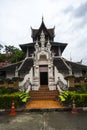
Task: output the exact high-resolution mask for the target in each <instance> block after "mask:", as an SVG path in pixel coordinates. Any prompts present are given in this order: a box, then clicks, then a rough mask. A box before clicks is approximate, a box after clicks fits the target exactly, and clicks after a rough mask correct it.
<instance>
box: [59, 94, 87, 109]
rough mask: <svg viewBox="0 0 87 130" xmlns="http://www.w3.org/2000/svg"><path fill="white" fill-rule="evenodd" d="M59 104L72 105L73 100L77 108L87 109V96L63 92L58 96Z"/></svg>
mask: <svg viewBox="0 0 87 130" xmlns="http://www.w3.org/2000/svg"><path fill="white" fill-rule="evenodd" d="M59 98H60V100H61V102H62V103H63V104H64V105H72V102H73V100H74V101H75V104H76V106H78V107H87V94H79V93H76V92H75V91H73V92H72V91H71V92H69V91H68V92H66V91H65V92H63V93H61V94H60V95H59Z"/></svg>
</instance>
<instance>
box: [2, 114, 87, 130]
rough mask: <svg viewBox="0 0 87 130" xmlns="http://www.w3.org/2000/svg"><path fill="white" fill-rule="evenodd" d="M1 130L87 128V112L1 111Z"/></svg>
mask: <svg viewBox="0 0 87 130" xmlns="http://www.w3.org/2000/svg"><path fill="white" fill-rule="evenodd" d="M0 130H87V112H80V113H78V114H77V115H72V114H71V112H30V113H28V112H20V113H17V115H16V116H14V117H11V116H9V115H8V114H2V113H0Z"/></svg>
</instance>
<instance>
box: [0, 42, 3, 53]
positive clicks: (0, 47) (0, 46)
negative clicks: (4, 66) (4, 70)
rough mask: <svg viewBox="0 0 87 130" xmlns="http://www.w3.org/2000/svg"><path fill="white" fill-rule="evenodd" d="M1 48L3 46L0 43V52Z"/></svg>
mask: <svg viewBox="0 0 87 130" xmlns="http://www.w3.org/2000/svg"><path fill="white" fill-rule="evenodd" d="M2 48H3V46H2V45H1V44H0V53H1V49H2Z"/></svg>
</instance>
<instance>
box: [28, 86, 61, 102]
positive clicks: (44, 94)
mask: <svg viewBox="0 0 87 130" xmlns="http://www.w3.org/2000/svg"><path fill="white" fill-rule="evenodd" d="M29 94H30V98H31V100H56V99H57V97H58V94H59V92H58V90H52V91H50V90H49V88H48V86H47V85H42V86H40V89H39V90H38V91H35V90H31V91H30V92H29Z"/></svg>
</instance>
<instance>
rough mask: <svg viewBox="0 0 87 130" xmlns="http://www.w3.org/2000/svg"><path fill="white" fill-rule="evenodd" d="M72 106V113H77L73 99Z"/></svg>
mask: <svg viewBox="0 0 87 130" xmlns="http://www.w3.org/2000/svg"><path fill="white" fill-rule="evenodd" d="M72 105H73V106H72V111H71V112H72V114H77V113H78V111H77V108H76V104H75V101H74V100H73V104H72Z"/></svg>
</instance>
